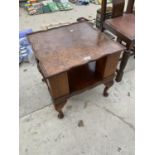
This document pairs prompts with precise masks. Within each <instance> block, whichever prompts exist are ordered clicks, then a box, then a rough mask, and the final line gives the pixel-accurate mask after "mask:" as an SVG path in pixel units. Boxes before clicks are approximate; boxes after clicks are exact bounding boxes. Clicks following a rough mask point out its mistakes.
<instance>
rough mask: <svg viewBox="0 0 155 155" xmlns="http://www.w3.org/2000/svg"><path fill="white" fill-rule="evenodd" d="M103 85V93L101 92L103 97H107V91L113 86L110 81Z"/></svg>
mask: <svg viewBox="0 0 155 155" xmlns="http://www.w3.org/2000/svg"><path fill="white" fill-rule="evenodd" d="M104 84H105V88H104V91H103V96H105V97H107V96H109V93H108V90H109V88H110V87H111V86H112V85H113V84H114V81H113V80H111V81H108V82H106V83H104Z"/></svg>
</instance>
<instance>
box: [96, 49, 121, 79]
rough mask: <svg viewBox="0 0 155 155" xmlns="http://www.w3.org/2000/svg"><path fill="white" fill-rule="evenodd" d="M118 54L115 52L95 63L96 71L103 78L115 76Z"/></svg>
mask: <svg viewBox="0 0 155 155" xmlns="http://www.w3.org/2000/svg"><path fill="white" fill-rule="evenodd" d="M120 53H121V52H117V53H114V54H110V55H108V56H106V57H105V58H102V59H100V60H98V61H97V63H96V70H97V71H98V72H99V73H100V74H101V75H102V77H103V78H105V77H108V76H111V75H113V74H115V71H116V68H117V64H118V62H119V58H120Z"/></svg>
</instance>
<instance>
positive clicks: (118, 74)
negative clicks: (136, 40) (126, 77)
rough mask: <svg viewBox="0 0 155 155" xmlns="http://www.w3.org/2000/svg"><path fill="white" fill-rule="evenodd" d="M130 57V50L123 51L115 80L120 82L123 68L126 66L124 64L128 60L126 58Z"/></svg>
mask: <svg viewBox="0 0 155 155" xmlns="http://www.w3.org/2000/svg"><path fill="white" fill-rule="evenodd" d="M129 57H130V52H129V51H124V53H123V57H122V60H121V63H120V67H119V70H117V76H116V81H117V82H120V81H121V80H122V77H123V74H124V69H125V67H126V64H127V62H128V59H129Z"/></svg>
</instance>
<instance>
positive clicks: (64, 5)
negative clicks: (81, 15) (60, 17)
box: [62, 2, 73, 10]
mask: <svg viewBox="0 0 155 155" xmlns="http://www.w3.org/2000/svg"><path fill="white" fill-rule="evenodd" d="M62 5H63V8H64V10H72V9H73V7H72V6H71V4H70V3H69V2H65V3H62Z"/></svg>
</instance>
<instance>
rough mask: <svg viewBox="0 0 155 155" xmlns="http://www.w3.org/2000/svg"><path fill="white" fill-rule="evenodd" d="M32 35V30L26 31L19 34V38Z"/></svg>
mask: <svg viewBox="0 0 155 155" xmlns="http://www.w3.org/2000/svg"><path fill="white" fill-rule="evenodd" d="M30 33H32V29H26V30H23V31H20V32H19V38H23V37H26V35H27V34H30Z"/></svg>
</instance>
